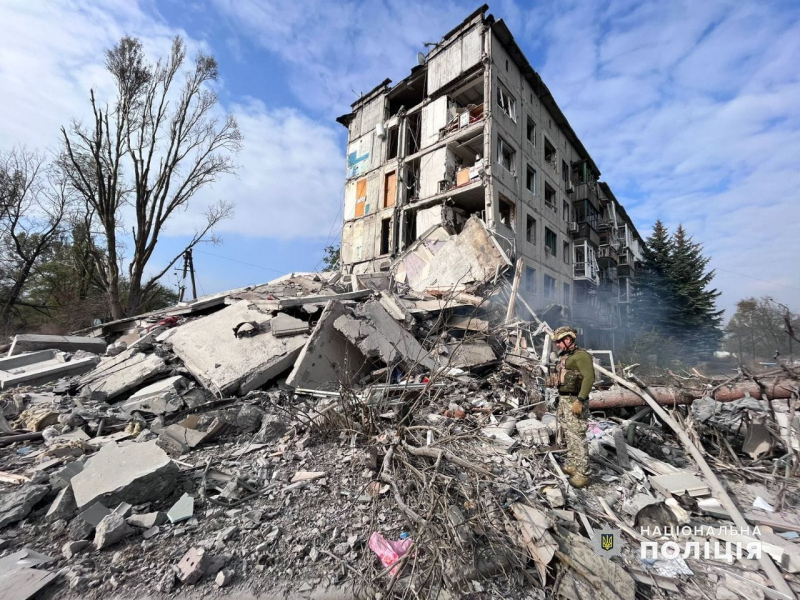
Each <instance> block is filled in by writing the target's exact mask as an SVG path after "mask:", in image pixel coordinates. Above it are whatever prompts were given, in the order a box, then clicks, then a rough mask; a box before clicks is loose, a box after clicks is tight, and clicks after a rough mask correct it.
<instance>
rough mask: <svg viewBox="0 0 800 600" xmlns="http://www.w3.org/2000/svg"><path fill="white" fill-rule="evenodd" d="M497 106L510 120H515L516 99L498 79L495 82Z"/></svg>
mask: <svg viewBox="0 0 800 600" xmlns="http://www.w3.org/2000/svg"><path fill="white" fill-rule="evenodd" d="M497 106H499V107H500V110H501V111H502V112H503V113H505V114H506V116H508V117H509V118H510V119H511V120H512V121H514V122H515V123H516V122H517V99H516V98H514V96H512V95H511V92H509V91H508V90H507V89H506V87H505V86H504V85H503V84H502V83H500V82H499V81H498V82H497Z"/></svg>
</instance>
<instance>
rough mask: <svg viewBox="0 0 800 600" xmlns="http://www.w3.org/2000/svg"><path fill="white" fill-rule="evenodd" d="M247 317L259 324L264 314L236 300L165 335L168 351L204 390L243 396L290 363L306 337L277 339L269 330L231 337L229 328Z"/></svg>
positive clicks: (273, 376) (264, 319)
mask: <svg viewBox="0 0 800 600" xmlns="http://www.w3.org/2000/svg"><path fill="white" fill-rule="evenodd" d="M249 321H256V322H258V323H264V322H268V321H269V316H268V315H266V314H264V313H262V312H260V311H258V310H256V309H255V308H251V307H250V302H247V301H239V302H236V303H234V304H232V305H230V306H228V307H226V308H223V309H222V310H220V311H218V312H215V313H214V314H211V315H208V316H207V317H203V318H202V319H197V320H196V321H192V322H190V323H186V324H185V325H182V326H181V327H179V328H178V329H177V330H176V331H175V333H174V334H173V335H172V337H171V338H170V342H171V343H172V350H173V352H175V354H177V355H178V357H179V358H180V359H181V360H183V363H184V365H185V366H186V368H187V369H189V371H190V372H191V373H192V375H194V377H195V378H196V379H197V380H198V381H200V382H201V383H202V384H203V385H204V386H205V387H206V388H207V389H209V390H211V391H214V392H219V393H221V394H223V395H229V394H239V395H244V394H246V393H247V392H249V391H251V390H254V389H256V388H259V387H261V386H262V385H264V384H265V383H266V382H268V381H269V380H270V379H274V378H275V377H277V376H278V375H280V374H281V373H282V372H283V371H286V370H287V369H288V368H290V367H291V366H292V365H293V364H294V361H295V359H296V358H297V356H298V355H299V354H300V350H301V349H302V348H303V346H304V345H305V341H306V338H305V337H303V336H300V335H296V336H291V337H283V338H276V337H275V336H274V335H273V334H272V333H271V332H262V333H259V334H258V335H254V336H252V337H245V338H241V339H240V338H237V337H235V336H234V335H233V333H232V331H233V329H234V327H236V325H238V324H239V323H243V322H249Z"/></svg>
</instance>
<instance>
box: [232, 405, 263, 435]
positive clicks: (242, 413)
mask: <svg viewBox="0 0 800 600" xmlns="http://www.w3.org/2000/svg"><path fill="white" fill-rule="evenodd" d="M263 418H264V411H263V410H261V409H260V408H258V407H257V406H253V405H252V404H243V405H242V407H241V408H240V409H239V412H238V413H237V414H236V426H237V427H239V428H240V429H241V430H242V431H244V432H245V433H252V432H253V431H255V430H256V429H258V428H259V427H261V419H263Z"/></svg>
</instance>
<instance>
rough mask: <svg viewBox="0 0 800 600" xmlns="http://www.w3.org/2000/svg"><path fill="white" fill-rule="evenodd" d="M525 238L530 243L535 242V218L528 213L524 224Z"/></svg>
mask: <svg viewBox="0 0 800 600" xmlns="http://www.w3.org/2000/svg"><path fill="white" fill-rule="evenodd" d="M525 239H526V240H528V242H529V243H531V244H535V243H536V219H534V218H533V217H532V216H530V215H528V217H527V222H526V224H525Z"/></svg>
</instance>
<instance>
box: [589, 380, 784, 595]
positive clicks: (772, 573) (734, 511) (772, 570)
mask: <svg viewBox="0 0 800 600" xmlns="http://www.w3.org/2000/svg"><path fill="white" fill-rule="evenodd" d="M595 369H596V370H598V371H599V372H600V373H602V374H603V375H605V376H607V377H610V378H611V379H613V380H614V381H616V382H617V383H619V384H620V385H622V386H624V387H626V388H628V389H629V390H630V391H632V392H633V393H635V394H638V395H639V396H641V397H642V398H644V400H645V401H646V402H647V404H649V405H650V406H651V408H652V409H653V411H654V412H655V413H656V414H657V415H658V416H659V417H660V418H661V420H662V421H664V423H666V424H667V425H669V427H670V428H671V429H672V430H673V431H674V432H675V434H676V435H677V436H678V439H680V441H681V442H682V443H683V445H684V446H685V447H686V449H687V450H688V451H689V453H690V454H691V455H692V458H694V460H695V462H696V463H697V466H699V467H700V470H701V471H702V472H703V475H704V476H705V478H706V481H707V482H708V484H709V486H711V488H712V490H714V492H715V495H716V496H717V498H718V500H719V501H720V504H722V507H723V508H724V509H725V510H727V511H728V514H730V516H731V518H732V519H733V522H734V523H735V524H736V527H738V528H739V529H743V530H746V529H748V528H749V525H748V524H747V521H745V519H744V517H743V516H742V513H741V512H739V509H738V508H737V506H736V504H734V502H733V500H731V497H730V496H729V495H728V492H727V491H725V488H724V487H723V486H722V484H721V483H720V481H719V479H717V476H716V475H715V474H714V471H712V470H711V467H709V466H708V463H707V462H706V459H705V458H704V457H703V455H702V454H701V453H700V451H699V450H698V449H697V446H695V445H694V444H693V443H692V440H690V439H689V436H688V435H687V434H686V432H685V431H684V430H683V429H682V428H681V427H680V425H678V423H676V422H675V420H674V419H673V418H672V417H671V416H670V415H669V413H667V411H665V410H664V409H663V408H662V407H661V405H660V404H659V403H658V402H657V401H656V400H655V399H654V398H653V397H652V396H651V395H650V394H648V393H647V392H645V391H644V390H642V389H641V388H640V387H639V386H638V385H636V384H635V383H631V382H630V381H628V380H627V379H623V378H622V377H618V376H617V375H614V374H613V373H612V372H611V371H608V370H607V369H604V368H603V367H601V366H600V365H595ZM756 537H758V536H756ZM759 563H761V568H762V569H764V572H765V573H766V574H767V577H769V580H770V581H771V582H772V585H773V586H774V587H775V589H776V590H778V591H779V592H781V593H782V594H785V595H787V596H788V597H789V598H796V596H795V594H794V592H793V591H792V589H791V588H790V587H789V585H788V584H787V583H786V581H785V580H784V579H783V577H782V576H781V574H780V571H778V568H777V567H776V566H775V563H773V562H772V559H771V558H770V557H769V555H768V554H767V553H765V552H764V553H762V554H761V557H760V558H759Z"/></svg>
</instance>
